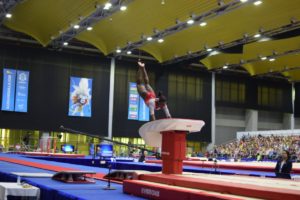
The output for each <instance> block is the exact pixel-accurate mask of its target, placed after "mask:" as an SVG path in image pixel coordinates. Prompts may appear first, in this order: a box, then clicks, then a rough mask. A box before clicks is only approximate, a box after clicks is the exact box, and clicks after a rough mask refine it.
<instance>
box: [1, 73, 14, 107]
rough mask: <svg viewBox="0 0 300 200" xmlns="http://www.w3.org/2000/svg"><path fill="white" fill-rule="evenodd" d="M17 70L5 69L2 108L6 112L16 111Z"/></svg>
mask: <svg viewBox="0 0 300 200" xmlns="http://www.w3.org/2000/svg"><path fill="white" fill-rule="evenodd" d="M15 88H16V70H14V69H7V68H4V69H3V88H2V107H1V110H4V111H14V107H15Z"/></svg>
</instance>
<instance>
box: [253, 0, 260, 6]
mask: <svg viewBox="0 0 300 200" xmlns="http://www.w3.org/2000/svg"><path fill="white" fill-rule="evenodd" d="M253 4H254V5H256V6H258V5H260V4H262V1H255V2H254V3H253Z"/></svg>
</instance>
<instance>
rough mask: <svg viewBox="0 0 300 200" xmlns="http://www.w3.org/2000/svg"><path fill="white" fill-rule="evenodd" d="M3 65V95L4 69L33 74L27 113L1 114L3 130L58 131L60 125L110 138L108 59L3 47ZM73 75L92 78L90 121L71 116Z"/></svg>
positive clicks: (1, 53) (0, 54)
mask: <svg viewBox="0 0 300 200" xmlns="http://www.w3.org/2000/svg"><path fill="white" fill-rule="evenodd" d="M0 63H1V68H0V70H1V72H0V74H1V82H0V92H1V94H2V84H3V83H2V77H3V68H4V67H6V68H14V69H24V70H29V71H30V82H29V94H28V96H29V97H28V113H16V112H4V111H1V112H0V119H1V120H0V127H1V128H17V129H35V130H47V131H55V130H56V131H58V130H59V127H60V125H64V126H65V127H70V128H72V129H76V130H80V131H84V132H88V133H91V134H97V135H107V130H108V128H107V126H108V125H107V124H108V123H107V121H108V101H109V99H108V97H109V95H108V94H109V73H110V71H109V65H110V62H109V60H108V59H104V58H100V56H99V57H98V56H86V55H81V54H78V55H76V54H69V53H63V52H57V51H50V50H47V49H38V48H25V47H19V46H4V45H2V46H1V48H0ZM70 76H79V77H87V78H92V79H93V92H92V95H93V96H92V117H91V118H82V117H69V116H68V104H69V100H68V99H69V82H70Z"/></svg>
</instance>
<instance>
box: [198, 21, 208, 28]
mask: <svg viewBox="0 0 300 200" xmlns="http://www.w3.org/2000/svg"><path fill="white" fill-rule="evenodd" d="M199 25H200V26H202V27H203V26H206V25H207V23H206V22H201V23H200V24H199Z"/></svg>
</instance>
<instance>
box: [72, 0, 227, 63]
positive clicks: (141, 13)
mask: <svg viewBox="0 0 300 200" xmlns="http://www.w3.org/2000/svg"><path fill="white" fill-rule="evenodd" d="M225 2H226V3H227V2H229V0H226V1H225ZM216 7H217V3H216V1H212V0H202V1H195V0H172V1H171V0H170V1H165V5H162V4H161V0H135V1H133V2H132V3H130V4H129V5H128V8H127V10H126V11H125V12H118V13H115V14H113V15H112V16H111V17H108V18H107V19H105V20H102V21H100V22H99V23H97V24H96V25H95V26H94V29H93V31H91V32H87V31H85V32H82V33H81V34H80V35H78V36H77V37H76V38H77V39H79V40H82V41H85V42H88V43H91V44H93V45H95V44H96V43H98V42H99V41H104V42H105V48H101V49H100V50H101V51H102V52H103V53H104V54H109V53H111V52H113V51H114V50H115V49H116V47H118V46H119V47H124V46H126V45H127V42H135V41H139V40H140V39H141V36H142V34H144V35H146V36H150V35H153V34H154V33H153V30H154V28H156V29H158V30H164V29H166V28H168V27H171V26H174V25H175V21H176V19H179V20H180V21H186V20H187V19H188V18H189V17H190V15H191V14H192V13H194V14H196V15H199V14H201V13H204V12H206V11H209V10H211V9H213V8H216ZM97 38H99V39H97ZM95 46H97V45H95ZM150 49H151V48H150ZM152 50H153V52H149V53H150V54H152V55H157V54H156V53H155V52H154V51H155V48H152ZM157 58H159V55H157Z"/></svg>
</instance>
